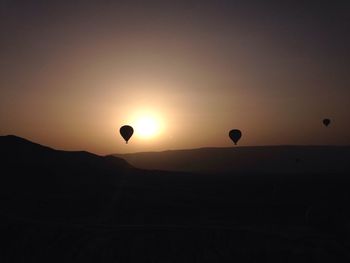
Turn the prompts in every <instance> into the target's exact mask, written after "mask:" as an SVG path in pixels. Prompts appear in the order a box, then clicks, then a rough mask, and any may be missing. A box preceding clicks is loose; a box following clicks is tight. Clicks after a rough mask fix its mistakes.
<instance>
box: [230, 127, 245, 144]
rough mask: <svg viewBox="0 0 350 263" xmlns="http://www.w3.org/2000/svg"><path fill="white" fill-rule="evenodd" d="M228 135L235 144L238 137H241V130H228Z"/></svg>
mask: <svg viewBox="0 0 350 263" xmlns="http://www.w3.org/2000/svg"><path fill="white" fill-rule="evenodd" d="M228 135H229V136H230V138H231V140H232V141H233V142H234V143H235V145H236V144H237V142H238V141H239V139H241V137H242V132H241V131H240V130H237V129H233V130H231V131H230V133H229V134H228Z"/></svg>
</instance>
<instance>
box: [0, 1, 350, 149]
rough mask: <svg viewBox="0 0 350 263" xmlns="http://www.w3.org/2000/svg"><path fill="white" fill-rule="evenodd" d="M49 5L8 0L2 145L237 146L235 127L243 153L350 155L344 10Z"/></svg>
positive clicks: (1, 50) (0, 83)
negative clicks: (274, 148) (124, 130)
mask: <svg viewBox="0 0 350 263" xmlns="http://www.w3.org/2000/svg"><path fill="white" fill-rule="evenodd" d="M48 2H50V1H47V2H46V1H35V2H34V1H2V3H1V6H0V10H1V13H0V14H1V22H0V23H1V27H0V30H1V41H0V61H1V64H0V74H1V78H0V89H1V96H0V134H1V135H5V134H15V135H18V136H22V137H25V138H28V139H30V140H33V141H36V142H39V143H41V144H45V145H49V146H51V147H55V148H58V149H64V150H87V151H91V152H94V153H98V154H109V153H124V152H137V151H160V150H168V149H182V148H197V147H207V146H208V147H212V146H215V147H228V146H233V144H232V141H231V140H230V139H229V137H228V132H229V130H230V129H235V128H238V129H240V130H241V131H242V134H243V135H242V138H241V140H240V142H239V145H240V146H247V145H276V144H277V145H279V144H298V145H301V144H350V111H349V98H350V77H349V76H350V75H349V74H348V70H349V68H350V62H349V61H350V56H349V54H350V52H349V46H350V37H349V35H350V34H349V32H350V28H349V6H348V4H347V3H345V2H346V1H334V2H333V1H332V2H329V3H327V4H323V3H322V1H321V2H317V4H316V5H314V4H308V3H303V2H304V1H300V2H299V3H296V2H295V1H289V2H288V1H287V2H284V1H282V2H283V3H281V2H277V1H276V3H273V4H272V3H269V2H265V1H251V2H250V3H249V4H248V3H247V1H183V2H182V1H150V2H148V1H147V4H145V3H143V2H140V1H57V3H56V4H52V3H50V5H49V4H48ZM87 2H88V3H87ZM305 2H308V1H305ZM29 3H31V4H29ZM323 118H330V119H331V120H332V123H331V125H330V126H329V127H327V128H325V127H324V126H323V125H322V119H323ZM122 125H132V126H133V127H134V129H135V134H134V136H133V137H132V138H131V139H130V141H129V143H128V144H125V142H124V140H123V139H122V138H121V136H120V134H119V128H120V127H121V126H122Z"/></svg>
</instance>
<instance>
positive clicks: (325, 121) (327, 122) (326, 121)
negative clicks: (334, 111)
mask: <svg viewBox="0 0 350 263" xmlns="http://www.w3.org/2000/svg"><path fill="white" fill-rule="evenodd" d="M330 123H331V120H330V119H323V125H324V126H326V127H327V126H328V125H329V124H330Z"/></svg>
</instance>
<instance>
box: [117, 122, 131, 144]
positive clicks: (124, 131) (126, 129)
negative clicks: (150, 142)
mask: <svg viewBox="0 0 350 263" xmlns="http://www.w3.org/2000/svg"><path fill="white" fill-rule="evenodd" d="M119 132H120V135H121V136H122V137H123V138H124V140H125V142H126V143H128V140H129V139H130V138H131V136H132V134H133V133H134V129H133V128H132V127H131V126H129V125H124V126H122V127H120V129H119Z"/></svg>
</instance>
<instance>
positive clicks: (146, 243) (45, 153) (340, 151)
mask: <svg viewBox="0 0 350 263" xmlns="http://www.w3.org/2000/svg"><path fill="white" fill-rule="evenodd" d="M254 149H256V150H257V151H256V152H254V151H252V149H244V148H242V149H229V148H228V149H199V150H192V151H184V152H185V153H186V154H190V155H191V156H192V161H193V160H194V159H193V158H195V155H196V154H198V156H199V157H198V159H199V160H200V159H201V160H202V164H203V165H204V168H205V169H203V171H206V174H198V173H182V172H168V171H159V170H142V169H138V168H135V167H134V166H132V165H130V164H128V163H127V162H126V161H124V160H123V159H120V158H117V157H112V156H106V157H103V156H98V155H94V154H91V153H88V152H66V151H58V150H55V149H52V148H49V147H46V146H42V145H39V144H36V143H33V142H30V141H27V140H25V139H22V138H19V137H16V136H2V137H0V160H1V176H0V232H1V236H0V241H1V243H2V244H4V245H3V247H2V250H1V251H0V260H1V262H41V261H43V262H44V261H45V262H167V261H168V262H195V261H196V260H197V261H200V262H232V261H235V260H236V261H239V262H257V260H258V259H259V260H261V259H263V261H264V260H265V261H266V262H284V261H288V262H308V259H310V258H316V259H317V261H318V262H330V261H334V262H348V261H349V259H350V255H349V253H348V251H349V234H350V228H349V226H350V209H349V206H348V204H349V201H350V194H349V191H348V189H349V180H348V177H347V175H346V174H345V173H342V172H341V171H340V170H337V171H336V172H334V171H332V170H331V169H330V170H323V172H322V174H314V173H312V172H311V173H304V172H305V171H307V170H303V173H288V170H287V169H289V166H286V171H287V172H286V173H282V172H278V171H279V170H278V169H276V170H269V169H265V170H264V164H266V163H268V165H267V167H270V165H272V164H273V163H274V162H277V166H278V167H280V168H279V169H282V168H283V165H284V164H285V163H286V162H287V161H288V160H289V159H286V160H287V161H285V162H284V160H285V159H284V158H285V156H292V157H293V158H295V156H294V154H291V153H290V149H289V148H287V150H288V151H287V152H289V153H288V154H285V153H283V151H284V150H286V148H276V149H275V148H273V149H272V150H271V149H270V148H269V149H270V150H271V152H273V154H271V153H269V149H268V148H266V149H267V150H268V151H267V155H266V156H265V155H264V154H263V153H262V152H261V150H262V148H254ZM297 149H299V148H298V147H297ZM321 149H326V148H319V149H318V150H317V149H316V150H315V149H314V148H312V149H311V151H313V152H312V153H311V152H308V153H307V154H306V155H305V156H301V155H298V158H300V159H301V160H300V161H298V162H303V160H327V159H322V158H324V153H322V150H321ZM332 149H333V148H331V152H333V153H336V154H337V155H336V156H335V157H333V159H332V160H333V161H336V160H339V161H340V162H341V163H342V164H343V165H344V166H343V167H344V169H345V170H344V172H346V171H347V170H346V169H347V168H346V167H347V166H346V162H345V160H346V158H347V156H348V155H347V151H348V150H347V148H346V147H344V148H342V147H339V148H334V149H333V150H332ZM245 150H247V152H244V151H245ZM275 150H277V153H276V152H274V151H275ZM215 151H216V152H217V153H218V154H219V153H221V155H220V154H219V155H218V156H217V157H216V163H217V164H220V162H221V161H220V160H221V158H223V161H222V162H221V164H220V165H222V164H223V163H225V162H226V161H227V156H226V157H225V156H224V157H223V155H222V153H223V152H225V151H228V152H230V151H233V153H231V154H233V155H234V156H235V158H236V159H237V158H238V157H239V156H241V155H242V156H243V157H242V160H243V161H241V162H240V165H241V166H240V169H241V170H240V169H238V170H232V167H230V169H227V170H225V169H219V171H218V172H216V173H215V171H214V170H212V171H209V172H210V173H207V172H208V170H207V167H209V166H207V165H208V164H207V163H206V162H209V160H210V158H212V157H210V156H211V155H212V154H213V153H214V152H215ZM208 152H209V153H210V154H208ZM278 152H279V154H278ZM170 153H171V154H173V153H172V152H170ZM179 153H181V151H180V152H179ZM252 153H253V154H252ZM298 153H299V152H298ZM164 154H165V155H164V156H166V155H167V154H169V152H165V153H164ZM176 154H178V153H176ZM245 154H246V155H245ZM327 154H329V153H326V155H327ZM206 155H207V156H206ZM161 156H162V154H161V153H156V154H155V155H154V156H153V157H152V158H151V157H148V158H150V159H149V162H150V163H152V162H154V163H157V162H159V160H161V158H162V157H161ZM252 156H255V158H256V159H255V160H254V159H252V163H254V165H256V166H257V167H256V169H255V170H249V176H246V175H247V173H244V169H243V168H244V167H245V165H246V167H248V166H249V163H248V160H249V158H252ZM261 156H265V157H264V159H263V161H259V159H260V158H261ZM278 156H280V157H279V158H278ZM319 156H321V157H319ZM306 157H307V158H306ZM311 157H312V158H311ZM153 158H155V159H158V158H159V160H157V162H156V161H155V160H153ZM163 158H164V159H166V158H169V157H168V156H166V157H163ZM182 158H183V157H182ZM313 158H314V159H313ZM245 161H246V162H247V163H245ZM333 161H332V162H330V163H331V164H333ZM298 162H297V163H298ZM173 165H174V164H173ZM181 165H183V163H182V162H179V167H180V168H181V170H182V169H183V168H182V167H183V166H181ZM196 165H197V166H198V167H199V163H196ZM217 167H219V168H220V167H221V166H217ZM259 167H261V168H262V170H261V171H262V172H261V171H260V170H259V169H258V168H259ZM329 167H332V166H329ZM174 170H175V169H174ZM187 170H190V169H187ZM282 170H283V169H282ZM282 170H281V171H282ZM238 171H241V172H242V173H240V172H238ZM268 171H270V172H271V173H267V172H268ZM240 175H242V176H240ZM296 251H297V252H296Z"/></svg>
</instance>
